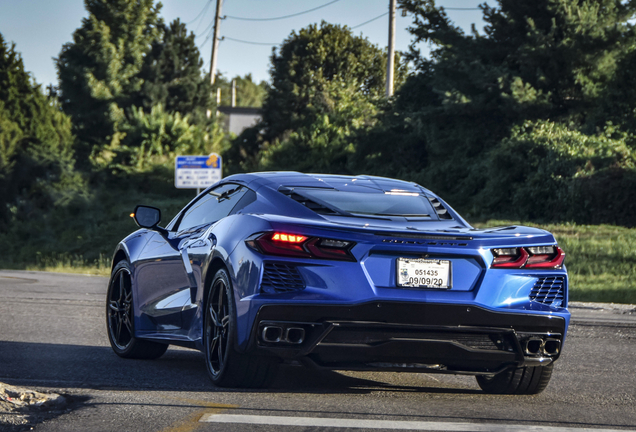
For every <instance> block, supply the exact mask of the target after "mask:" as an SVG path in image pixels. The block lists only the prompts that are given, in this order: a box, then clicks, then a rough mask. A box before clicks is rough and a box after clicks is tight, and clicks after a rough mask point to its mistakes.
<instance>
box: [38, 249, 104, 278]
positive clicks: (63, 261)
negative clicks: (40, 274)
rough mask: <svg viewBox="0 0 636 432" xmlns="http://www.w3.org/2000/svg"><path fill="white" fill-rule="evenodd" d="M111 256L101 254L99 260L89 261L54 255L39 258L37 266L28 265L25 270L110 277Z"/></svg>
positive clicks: (78, 256)
mask: <svg viewBox="0 0 636 432" xmlns="http://www.w3.org/2000/svg"><path fill="white" fill-rule="evenodd" d="M111 258H112V257H111V256H110V255H108V256H107V255H104V254H100V255H99V258H97V259H93V260H87V259H85V258H84V256H83V255H78V254H75V255H69V254H53V255H49V256H44V257H43V256H41V255H38V256H37V260H36V263H35V264H28V265H26V266H25V267H26V268H25V270H37V271H47V272H54V273H80V274H87V275H95V276H109V275H110V266H111Z"/></svg>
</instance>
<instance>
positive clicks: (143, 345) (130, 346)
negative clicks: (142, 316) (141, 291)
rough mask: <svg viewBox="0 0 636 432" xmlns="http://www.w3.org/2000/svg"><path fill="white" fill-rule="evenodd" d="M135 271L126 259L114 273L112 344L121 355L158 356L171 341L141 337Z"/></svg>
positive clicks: (109, 319)
mask: <svg viewBox="0 0 636 432" xmlns="http://www.w3.org/2000/svg"><path fill="white" fill-rule="evenodd" d="M131 275H132V273H131V271H130V265H129V264H128V263H127V262H126V261H120V262H118V263H117V265H116V266H115V268H113V272H112V273H111V275H110V281H109V282H108V293H107V295H106V327H107V329H108V340H109V341H110V346H111V347H112V348H113V351H115V354H117V355H118V356H119V357H123V358H129V359H156V358H159V357H161V356H162V355H163V354H164V353H165V352H166V350H167V349H168V344H163V343H158V342H151V341H147V340H142V339H138V338H136V337H135V331H134V308H133V294H132V276H131Z"/></svg>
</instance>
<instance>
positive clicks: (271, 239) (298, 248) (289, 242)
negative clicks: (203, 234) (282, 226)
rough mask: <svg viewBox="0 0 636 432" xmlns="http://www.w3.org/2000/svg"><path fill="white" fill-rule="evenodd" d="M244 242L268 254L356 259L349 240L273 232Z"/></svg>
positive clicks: (340, 259)
mask: <svg viewBox="0 0 636 432" xmlns="http://www.w3.org/2000/svg"><path fill="white" fill-rule="evenodd" d="M246 243H247V245H248V246H250V247H251V248H252V249H255V250H257V251H258V252H261V253H264V254H269V255H281V256H289V257H297V258H319V259H330V260H339V261H355V260H356V259H355V258H354V257H353V255H352V254H351V252H350V250H351V248H352V247H353V245H354V244H355V243H353V242H350V241H343V240H333V239H325V238H320V237H311V238H310V237H307V236H304V235H300V234H289V233H282V232H273V233H265V234H262V235H260V236H258V237H257V238H255V239H254V238H253V239H250V240H247V242H246Z"/></svg>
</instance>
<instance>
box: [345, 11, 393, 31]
mask: <svg viewBox="0 0 636 432" xmlns="http://www.w3.org/2000/svg"><path fill="white" fill-rule="evenodd" d="M388 14H389V13H388V12H384V13H383V14H382V15H378V16H377V17H375V18H371V19H370V20H369V21H365V22H363V23H362V24H358V25H355V26H353V27H351V30H353V29H357V28H358V27H362V26H363V25H367V24H369V23H371V22H373V21H375V20H378V19H380V18H382V17H383V16H387V15H388Z"/></svg>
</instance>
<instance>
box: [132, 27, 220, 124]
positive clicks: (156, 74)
mask: <svg viewBox="0 0 636 432" xmlns="http://www.w3.org/2000/svg"><path fill="white" fill-rule="evenodd" d="M159 29H160V31H161V35H160V38H158V39H157V40H155V41H154V42H153V44H152V47H151V50H150V52H148V54H147V55H146V56H145V59H144V64H143V66H142V68H141V71H140V73H139V75H138V78H140V79H142V80H143V85H142V87H141V90H140V92H139V93H138V99H135V101H134V105H136V106H137V107H142V108H143V109H144V111H146V112H150V111H151V110H152V108H153V107H154V106H156V105H159V104H160V105H163V107H164V110H165V111H166V112H170V113H180V114H181V115H182V116H185V115H190V117H191V118H192V120H193V121H194V122H195V123H197V124H204V123H206V122H207V119H206V114H207V111H208V110H209V109H212V100H211V95H212V85H211V84H210V80H209V76H205V75H203V74H202V73H201V70H202V67H203V60H202V59H201V54H200V52H199V49H198V48H197V46H196V44H195V41H194V34H193V33H190V34H188V30H187V28H186V25H185V24H184V23H182V22H180V21H179V19H176V20H175V21H173V22H172V23H171V24H170V25H169V26H165V25H163V24H161V25H160V26H159Z"/></svg>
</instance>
